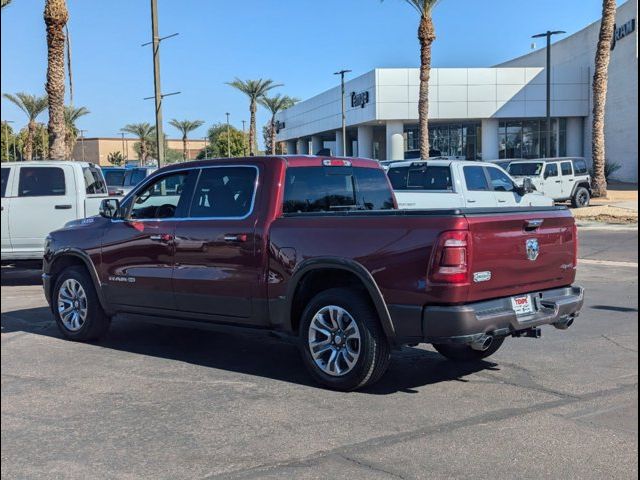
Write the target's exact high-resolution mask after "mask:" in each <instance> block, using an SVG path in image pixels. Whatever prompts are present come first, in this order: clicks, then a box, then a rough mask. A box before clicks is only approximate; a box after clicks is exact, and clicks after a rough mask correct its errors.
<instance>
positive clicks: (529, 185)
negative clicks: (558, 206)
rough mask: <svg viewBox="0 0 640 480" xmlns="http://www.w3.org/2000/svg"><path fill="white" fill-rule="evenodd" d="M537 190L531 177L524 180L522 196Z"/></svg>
mask: <svg viewBox="0 0 640 480" xmlns="http://www.w3.org/2000/svg"><path fill="white" fill-rule="evenodd" d="M534 190H535V188H534V187H533V181H532V180H531V179H530V178H529V177H524V180H522V194H523V195H526V194H527V193H531V192H533V191H534Z"/></svg>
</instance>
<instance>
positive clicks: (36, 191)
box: [18, 167, 66, 197]
mask: <svg viewBox="0 0 640 480" xmlns="http://www.w3.org/2000/svg"><path fill="white" fill-rule="evenodd" d="M65 193H66V189H65V184H64V171H63V170H62V169H61V168H58V167H20V180H19V183H18V196H19V197H57V196H63V195H64V194H65Z"/></svg>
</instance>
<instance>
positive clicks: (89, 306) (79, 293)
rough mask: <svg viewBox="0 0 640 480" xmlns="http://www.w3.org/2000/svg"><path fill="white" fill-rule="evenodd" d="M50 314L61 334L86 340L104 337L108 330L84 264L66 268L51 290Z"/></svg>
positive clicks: (105, 318) (77, 339)
mask: <svg viewBox="0 0 640 480" xmlns="http://www.w3.org/2000/svg"><path fill="white" fill-rule="evenodd" d="M52 303H53V314H54V317H55V319H56V324H57V325H58V328H59V329H60V332H61V333H62V335H64V336H65V337H66V338H68V339H70V340H76V341H81V342H86V341H90V340H97V339H99V338H101V337H103V336H104V335H105V334H106V333H107V330H108V329H109V324H110V322H109V318H108V317H107V316H106V315H105V313H104V311H103V310H102V307H101V306H100V301H99V300H98V295H97V294H96V291H95V288H94V286H93V281H92V280H91V277H90V276H89V273H88V272H87V271H86V270H85V269H84V268H83V267H78V266H74V267H69V268H67V269H65V270H64V271H63V272H62V273H61V274H60V275H59V276H58V279H57V281H56V284H55V288H54V289H53V297H52Z"/></svg>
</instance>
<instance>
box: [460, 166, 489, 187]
mask: <svg viewBox="0 0 640 480" xmlns="http://www.w3.org/2000/svg"><path fill="white" fill-rule="evenodd" d="M463 170H464V181H465V182H466V183H467V190H469V191H480V192H488V191H489V183H488V182H487V176H486V175H485V173H484V168H483V167H464V169H463Z"/></svg>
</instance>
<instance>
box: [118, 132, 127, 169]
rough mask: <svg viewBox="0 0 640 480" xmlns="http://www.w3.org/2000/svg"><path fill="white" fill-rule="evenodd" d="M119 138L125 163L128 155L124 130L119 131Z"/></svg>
mask: <svg viewBox="0 0 640 480" xmlns="http://www.w3.org/2000/svg"><path fill="white" fill-rule="evenodd" d="M120 138H122V159H123V160H124V162H125V163H126V162H127V159H128V158H129V155H128V152H127V148H126V147H125V140H124V132H120Z"/></svg>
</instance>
